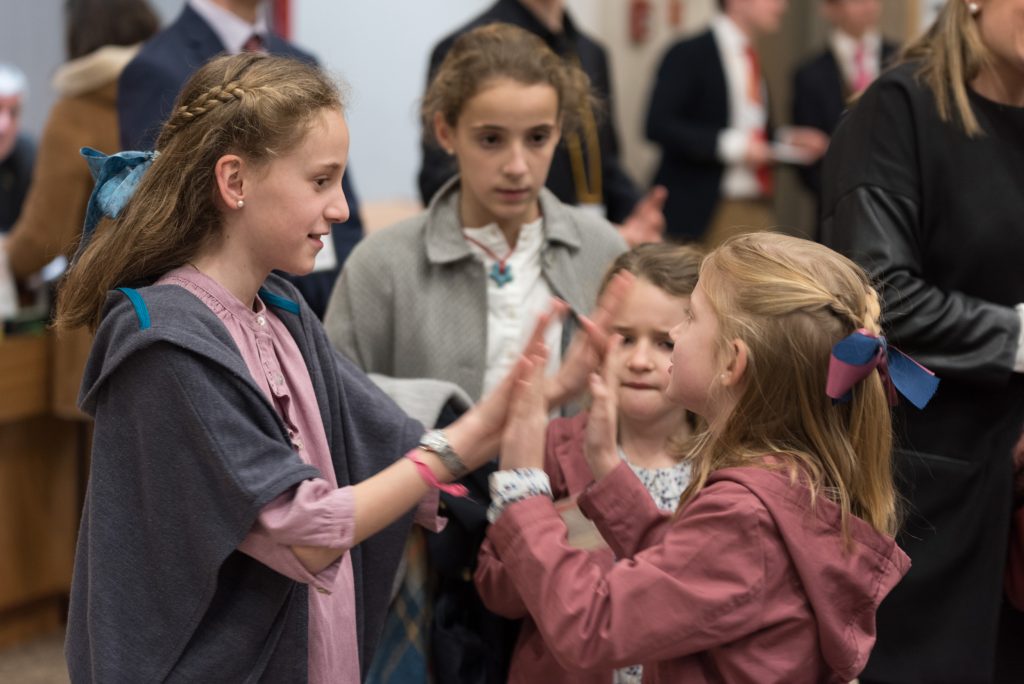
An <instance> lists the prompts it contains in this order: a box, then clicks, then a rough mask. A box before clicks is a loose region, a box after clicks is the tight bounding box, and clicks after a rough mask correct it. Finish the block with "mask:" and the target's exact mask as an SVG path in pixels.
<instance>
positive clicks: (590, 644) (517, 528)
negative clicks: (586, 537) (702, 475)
mask: <svg viewBox="0 0 1024 684" xmlns="http://www.w3.org/2000/svg"><path fill="white" fill-rule="evenodd" d="M807 497H808V492H807V490H806V488H805V487H803V486H801V485H799V484H796V485H793V484H790V480H789V476H788V473H786V472H779V471H774V470H768V469H766V468H728V469H723V470H721V471H718V472H716V473H714V474H713V475H712V476H711V478H710V479H709V481H708V484H707V486H706V487H705V488H704V489H703V490H702V491H701V492H700V493H699V494H698V495H697V496H696V497H694V499H693V500H692V501H690V502H689V503H688V504H687V505H686V506H685V508H684V509H683V510H682V511H681V512H680V513H679V515H678V516H675V517H672V516H665V515H664V514H662V512H661V511H659V510H658V508H657V507H656V506H655V505H654V502H653V501H652V500H651V498H650V496H648V495H647V492H646V490H645V489H644V488H643V485H641V484H640V482H639V480H638V479H637V478H636V477H635V476H634V475H633V473H632V472H631V471H630V469H629V466H628V465H627V464H625V463H623V464H621V465H620V466H619V467H618V468H617V469H616V470H614V471H612V473H610V474H609V475H608V476H606V477H605V478H604V479H602V480H601V481H600V482H598V483H596V484H594V485H592V486H591V487H589V488H588V489H587V490H586V492H584V494H583V495H582V496H581V497H580V507H581V509H582V510H583V511H584V512H585V513H586V514H587V516H588V517H590V518H591V519H592V520H593V521H594V522H595V524H597V526H598V528H599V529H600V530H601V532H602V534H603V535H604V537H605V538H606V539H607V540H608V541H609V542H610V543H611V545H612V549H613V550H614V552H615V554H616V555H617V556H618V557H619V558H622V559H625V560H620V561H619V562H617V563H615V564H614V565H613V566H612V567H610V568H609V567H607V566H606V565H605V564H604V563H602V562H601V561H600V560H595V558H594V556H593V554H591V553H588V552H585V551H580V550H577V549H573V548H571V547H569V546H568V544H567V543H566V540H565V526H564V524H563V523H562V521H561V519H560V518H559V516H558V514H557V512H556V511H555V509H554V506H553V504H552V502H551V500H549V499H548V498H547V497H541V496H536V497H531V498H529V499H526V500H523V501H520V502H517V503H514V504H511V505H510V506H509V507H508V508H506V509H505V512H504V513H503V514H502V516H501V518H499V519H498V521H497V522H496V523H495V524H494V525H492V526H491V527H490V529H489V530H488V532H487V539H488V542H489V543H488V544H486V545H485V546H484V547H483V548H482V550H481V554H491V555H493V557H494V558H493V559H488V560H487V562H488V563H500V564H503V566H504V567H503V570H504V572H506V573H507V574H508V576H509V577H510V578H511V581H512V582H513V583H514V585H515V587H516V590H517V592H518V597H517V598H518V600H520V601H521V603H522V605H523V606H524V607H525V608H526V609H528V610H529V613H530V614H531V615H532V616H533V619H534V621H535V622H536V624H537V626H538V628H539V630H540V633H541V635H542V636H543V638H544V641H545V642H546V644H547V645H548V646H549V647H550V648H551V649H552V651H553V653H554V656H555V657H556V658H557V659H558V660H559V662H561V663H562V664H563V665H565V666H567V667H572V668H574V669H581V670H589V671H594V670H597V669H600V668H604V669H610V668H616V667H621V666H623V665H628V664H632V663H637V662H640V663H642V664H643V666H644V681H645V682H662V683H665V684H669V683H671V684H676V683H677V682H687V683H690V682H794V683H799V682H848V681H850V680H851V679H853V678H854V677H856V676H857V674H858V673H859V672H860V671H861V670H862V669H863V667H864V664H865V663H866V662H867V658H868V655H869V653H870V651H871V648H872V646H873V645H874V641H875V614H876V611H877V609H878V605H879V603H880V602H881V601H882V599H883V598H885V596H886V595H887V594H888V593H889V591H890V590H891V589H892V588H893V586H895V584H896V583H897V582H898V581H899V580H900V579H901V578H902V577H903V575H905V574H906V572H907V570H908V569H909V567H910V560H909V558H907V556H906V554H904V553H903V552H902V551H901V550H900V549H899V548H898V547H897V546H896V543H895V542H894V541H893V540H892V539H891V538H889V537H887V536H884V535H882V534H879V533H878V532H876V531H875V530H874V528H872V527H871V526H870V525H868V524H867V523H865V522H864V521H862V520H860V519H858V518H851V519H850V520H849V529H850V535H851V542H850V544H851V545H850V548H849V549H846V548H844V543H843V540H842V538H841V536H840V531H839V530H840V513H839V508H838V507H837V506H836V505H835V504H833V503H832V502H830V501H827V500H819V501H818V502H817V503H816V506H815V507H814V508H813V509H812V508H811V507H810V506H809V505H808V499H807ZM517 677H518V678H517V680H516V681H532V682H537V681H546V680H547V679H546V676H545V673H544V672H541V671H539V670H534V671H532V672H531V673H526V672H522V673H520V674H519V675H517ZM510 681H511V680H510Z"/></svg>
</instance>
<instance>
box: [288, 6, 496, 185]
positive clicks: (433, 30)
mask: <svg viewBox="0 0 1024 684" xmlns="http://www.w3.org/2000/svg"><path fill="white" fill-rule="evenodd" d="M490 2H491V0H374V1H373V2H334V1H332V0H292V39H293V40H294V41H295V42H296V43H297V44H298V45H300V46H302V47H304V48H306V49H308V50H310V51H312V52H313V53H314V54H316V55H317V57H319V58H320V60H321V62H322V63H323V64H324V66H325V67H327V68H328V69H330V70H331V72H332V73H334V74H336V75H337V76H340V77H341V79H342V80H343V81H345V82H346V83H347V84H348V85H349V93H348V95H349V97H348V100H349V107H348V122H349V128H350V131H351V141H352V142H351V152H350V156H351V164H352V168H353V169H354V178H355V183H356V189H357V191H358V193H359V198H360V199H361V200H365V201H371V202H372V201H378V200H392V199H413V198H416V197H418V193H417V191H416V172H417V170H418V169H419V162H420V152H419V149H420V148H419V135H420V127H419V123H418V119H417V112H416V109H417V105H418V102H419V98H420V97H421V95H422V93H423V87H424V82H425V80H426V74H427V66H428V63H429V58H430V50H431V48H432V47H433V46H434V44H435V43H436V42H437V41H438V40H439V39H440V38H442V37H444V36H445V35H446V34H447V33H449V32H450V31H451V30H452V29H454V28H456V27H457V26H459V25H461V24H463V23H465V22H466V21H468V20H469V19H471V18H472V17H473V16H475V15H477V14H479V13H480V12H481V11H483V10H484V9H485V8H486V7H488V6H489V5H490Z"/></svg>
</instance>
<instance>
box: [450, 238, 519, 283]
mask: <svg viewBox="0 0 1024 684" xmlns="http://www.w3.org/2000/svg"><path fill="white" fill-rule="evenodd" d="M463 237H465V238H466V239H467V240H469V241H470V242H472V243H473V244H474V245H476V246H477V247H479V248H480V249H482V250H483V251H484V254H486V255H487V256H489V257H490V258H491V259H493V260H494V263H493V264H491V270H490V272H489V273H488V274H487V277H488V278H490V279H491V280H493V281H494V282H495V284H497V286H498V287H505V285H507V284H509V283H510V282H512V267H511V266H510V265H509V263H508V260H509V259H510V258H511V257H512V254H513V252H515V251H516V248H515V247H513V248H512V249H510V250H509V251H508V254H506V255H505V258H504V259H499V258H498V255H497V254H495V253H494V252H493V251H492V250H491V249H489V248H488V247H487V246H486V245H483V244H481V243H480V242H478V241H477V240H474V239H473V238H471V237H469V236H468V235H466V234H465V233H463Z"/></svg>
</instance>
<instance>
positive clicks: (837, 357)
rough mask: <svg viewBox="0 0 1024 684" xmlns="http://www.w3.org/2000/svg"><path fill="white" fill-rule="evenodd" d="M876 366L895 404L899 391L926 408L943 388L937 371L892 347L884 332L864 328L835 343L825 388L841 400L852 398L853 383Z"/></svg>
mask: <svg viewBox="0 0 1024 684" xmlns="http://www.w3.org/2000/svg"><path fill="white" fill-rule="evenodd" d="M876 369H877V370H878V374H879V375H880V376H881V377H882V384H883V385H884V386H885V389H886V393H887V394H888V396H889V403H890V404H891V405H895V404H896V398H897V397H896V393H897V392H899V393H900V394H902V395H903V396H904V397H906V398H907V400H908V401H910V403H911V404H913V405H914V406H916V407H917V408H919V409H923V408H924V407H925V406H926V405H927V404H928V401H929V400H930V399H931V398H932V396H933V395H934V394H935V391H936V390H937V389H938V388H939V379H938V378H937V377H935V373H933V372H931V371H930V370H928V369H927V368H925V367H924V366H922V365H921V364H919V363H918V362H917V361H914V360H913V359H912V358H910V357H909V356H907V355H906V354H904V353H903V352H901V351H900V350H899V349H896V348H895V347H890V346H889V344H888V343H887V342H886V340H885V337H884V336H882V335H874V334H872V333H870V332H868V331H867V330H864V329H861V330H858V331H856V332H854V333H851V334H850V335H847V336H846V337H844V338H843V339H841V340H839V342H837V343H836V345H835V346H834V347H832V358H831V359H829V364H828V386H827V388H826V390H825V392H826V393H827V394H828V396H830V397H832V398H833V399H835V400H836V401H838V402H846V401H849V400H850V391H851V390H852V389H853V386H854V385H856V384H857V383H858V382H860V381H861V380H863V379H864V378H866V377H867V376H868V375H870V374H871V372H872V371H874V370H876Z"/></svg>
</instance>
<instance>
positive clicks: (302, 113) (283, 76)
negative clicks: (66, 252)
mask: <svg viewBox="0 0 1024 684" xmlns="http://www.w3.org/2000/svg"><path fill="white" fill-rule="evenodd" d="M325 109H327V110H330V109H333V110H337V111H338V112H339V114H340V112H341V110H342V101H341V95H340V93H339V91H338V88H337V86H336V85H335V84H334V83H332V82H331V80H330V79H329V78H328V77H327V76H326V75H324V74H323V73H322V72H321V71H320V70H319V69H317V68H316V67H315V66H311V65H309V64H305V63H302V62H298V61H295V60H292V59H286V58H282V57H273V56H270V55H265V54H260V53H244V54H240V55H234V56H225V57H219V58H216V59H213V60H211V61H210V62H208V63H207V64H206V65H204V66H203V67H202V68H200V69H199V70H198V71H197V72H196V73H195V74H194V75H193V76H192V78H191V79H189V81H188V83H186V84H185V87H184V88H183V89H182V91H181V94H180V95H179V96H178V101H177V102H176V104H175V106H174V109H173V110H172V111H171V114H170V117H169V118H168V120H167V122H166V123H165V124H164V126H163V128H162V130H161V132H160V136H159V137H158V139H157V143H156V148H157V150H159V152H160V154H159V156H158V157H157V158H156V160H155V161H154V162H153V166H152V167H151V168H150V169H149V171H147V172H146V174H145V176H144V177H143V179H142V182H141V183H140V184H139V187H138V189H137V191H136V192H135V195H134V196H133V197H132V199H131V201H130V202H129V203H128V205H127V206H126V207H125V209H124V211H123V212H122V213H121V215H120V216H119V217H118V218H117V219H116V220H114V221H104V222H103V223H101V224H100V226H99V227H98V228H97V230H96V233H95V236H94V237H93V239H92V241H91V242H90V243H89V244H88V246H87V247H86V249H85V250H84V251H83V252H82V254H80V255H79V256H78V258H77V259H76V260H75V262H74V264H72V267H71V269H70V270H69V272H68V275H67V277H66V279H65V283H64V284H63V286H62V288H61V292H60V295H59V298H58V305H57V320H56V325H57V327H58V328H70V327H79V326H89V327H90V328H95V326H96V325H97V324H98V323H99V319H100V316H101V313H102V306H103V303H104V301H105V299H106V294H107V292H108V291H109V290H111V289H113V288H115V287H119V286H122V285H141V284H146V283H149V282H152V281H153V280H155V279H157V278H159V277H160V276H161V275H163V274H164V273H166V272H167V271H170V270H172V269H174V268H177V267H179V266H181V265H183V264H185V263H186V262H188V261H189V260H191V259H193V258H194V257H195V256H196V255H197V254H198V253H199V252H201V251H202V250H204V249H206V248H207V247H209V246H211V245H212V244H215V241H216V240H218V239H220V236H221V225H222V215H221V209H220V208H219V207H218V204H217V203H216V201H215V199H216V196H217V184H216V178H215V175H214V168H215V167H216V164H217V160H218V159H220V158H221V157H222V156H224V155H225V154H229V153H230V154H237V155H239V156H241V157H243V158H244V159H245V160H246V161H247V162H248V163H250V164H253V165H256V166H259V165H262V164H266V163H268V162H270V161H271V160H273V159H274V158H275V157H277V156H280V155H283V154H287V153H288V152H289V151H291V150H293V149H295V147H296V146H298V145H299V144H300V143H301V141H302V140H303V139H304V137H305V135H306V133H307V131H308V130H309V127H310V125H312V123H313V122H314V121H316V120H317V118H318V116H319V115H320V114H321V112H323V111H324V110H325Z"/></svg>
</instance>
